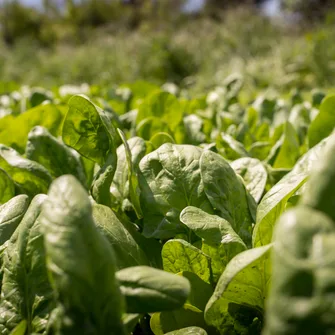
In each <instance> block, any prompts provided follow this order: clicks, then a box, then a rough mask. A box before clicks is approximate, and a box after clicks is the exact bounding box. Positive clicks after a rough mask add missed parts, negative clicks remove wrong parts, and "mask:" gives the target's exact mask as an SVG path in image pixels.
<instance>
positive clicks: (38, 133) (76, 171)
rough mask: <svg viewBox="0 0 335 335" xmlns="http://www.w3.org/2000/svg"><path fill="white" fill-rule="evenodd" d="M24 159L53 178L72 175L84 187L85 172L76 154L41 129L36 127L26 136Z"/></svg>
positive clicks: (45, 130)
mask: <svg viewBox="0 0 335 335" xmlns="http://www.w3.org/2000/svg"><path fill="white" fill-rule="evenodd" d="M26 157H27V158H28V159H31V160H32V161H35V162H38V163H39V164H41V165H43V166H44V167H45V168H46V169H48V171H49V172H50V174H51V175H52V177H53V178H57V177H60V176H62V175H64V174H72V175H74V176H75V177H76V178H77V179H78V180H79V181H80V182H81V183H82V184H83V185H84V186H85V185H86V176H85V171H84V168H83V166H82V163H81V161H80V158H79V156H78V154H77V153H76V152H75V151H74V150H71V149H70V148H68V147H67V146H66V145H64V144H63V143H61V142H60V141H58V140H57V139H56V138H55V137H53V136H52V135H51V134H50V133H49V132H48V130H47V129H45V128H43V127H40V126H36V127H34V128H33V129H32V130H31V131H30V133H29V134H28V142H27V147H26Z"/></svg>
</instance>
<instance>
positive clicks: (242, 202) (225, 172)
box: [185, 151, 253, 245]
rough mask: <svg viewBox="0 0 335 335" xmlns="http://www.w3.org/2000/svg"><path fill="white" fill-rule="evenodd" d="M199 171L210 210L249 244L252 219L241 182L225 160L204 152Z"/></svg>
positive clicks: (212, 153)
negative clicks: (211, 208)
mask: <svg viewBox="0 0 335 335" xmlns="http://www.w3.org/2000/svg"><path fill="white" fill-rule="evenodd" d="M200 171H201V177H202V180H203V184H204V191H205V193H206V195H207V197H208V199H209V201H210V202H211V204H212V206H213V208H214V209H215V210H217V211H218V213H219V215H220V216H221V217H222V218H224V219H225V220H227V221H228V222H229V223H230V224H231V226H232V228H233V229H234V231H235V232H236V233H237V234H238V235H239V236H240V237H241V238H242V240H243V241H244V242H245V243H246V244H247V245H249V244H250V242H251V225H252V221H253V220H252V217H251V215H250V212H249V205H248V201H247V194H246V190H245V188H244V185H243V182H242V181H241V180H240V178H238V177H237V176H236V174H235V172H234V170H233V169H232V168H231V166H230V165H229V163H228V162H227V161H226V160H225V159H224V158H222V157H221V156H219V155H218V154H216V153H214V152H211V151H204V153H203V154H202V156H201V159H200ZM189 205H193V204H189ZM185 207H186V206H185ZM195 207H199V206H195ZM204 210H205V209H204ZM205 211H206V210H205Z"/></svg>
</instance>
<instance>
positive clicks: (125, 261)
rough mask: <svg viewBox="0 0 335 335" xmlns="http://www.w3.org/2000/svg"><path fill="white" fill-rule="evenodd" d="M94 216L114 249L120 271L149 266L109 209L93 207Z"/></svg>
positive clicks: (98, 206)
mask: <svg viewBox="0 0 335 335" xmlns="http://www.w3.org/2000/svg"><path fill="white" fill-rule="evenodd" d="M92 215H93V219H94V222H95V223H96V225H97V227H98V229H99V230H100V232H101V233H102V234H103V235H104V236H105V237H106V238H107V240H108V241H109V243H110V244H111V245H112V247H113V250H114V252H115V258H116V263H117V268H118V269H123V268H126V267H129V266H136V265H148V264H149V262H148V259H147V257H146V255H145V253H144V252H143V251H142V249H141V248H140V246H139V245H138V244H137V242H136V241H135V240H134V238H133V237H132V235H131V234H130V233H129V232H128V230H127V229H126V228H125V227H124V226H123V225H122V223H121V222H120V221H119V219H118V218H117V217H116V215H115V214H114V212H113V211H112V210H111V209H110V208H109V207H106V206H103V205H93V214H92Z"/></svg>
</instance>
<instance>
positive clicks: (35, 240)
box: [0, 195, 52, 334]
mask: <svg viewBox="0 0 335 335" xmlns="http://www.w3.org/2000/svg"><path fill="white" fill-rule="evenodd" d="M46 198H47V197H46V195H38V196H36V197H35V198H34V199H33V200H32V203H31V205H30V206H29V208H28V210H27V212H26V214H25V215H24V217H23V219H22V221H21V223H20V225H19V227H18V228H17V229H16V231H15V233H14V234H13V235H12V237H11V239H10V240H9V243H8V245H7V249H6V250H5V254H4V259H3V263H4V264H3V266H4V269H5V271H4V275H3V283H2V291H1V303H0V331H1V333H2V334H10V333H11V331H12V330H14V328H15V327H16V326H18V325H19V323H20V322H21V321H22V320H25V321H26V331H27V333H28V334H31V333H33V332H39V331H43V330H44V329H45V328H46V323H47V317H48V314H49V313H50V311H51V308H52V300H51V294H52V291H51V287H50V284H49V281H48V277H47V270H46V266H45V252H44V245H43V235H42V233H41V225H40V219H39V218H40V213H41V210H42V204H43V203H44V202H45V201H46Z"/></svg>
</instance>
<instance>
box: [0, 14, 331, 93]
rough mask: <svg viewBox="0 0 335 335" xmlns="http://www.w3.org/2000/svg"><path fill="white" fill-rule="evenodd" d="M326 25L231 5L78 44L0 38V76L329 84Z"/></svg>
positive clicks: (195, 86) (199, 87)
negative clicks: (218, 12) (232, 77)
mask: <svg viewBox="0 0 335 335" xmlns="http://www.w3.org/2000/svg"><path fill="white" fill-rule="evenodd" d="M334 41H335V31H334V29H333V27H332V24H328V25H327V24H322V25H319V26H317V27H313V29H311V30H306V29H304V30H301V29H297V28H296V27H294V26H290V27H288V26H287V25H286V26H284V25H280V24H276V23H273V22H270V21H269V20H268V19H266V18H264V17H260V16H258V15H256V14H254V13H253V12H251V11H250V10H246V9H240V10H236V11H230V12H229V13H227V14H226V15H225V18H224V20H223V21H222V22H218V21H214V20H210V19H208V18H198V19H189V20H185V21H184V22H183V24H179V25H178V26H177V28H176V29H172V27H165V28H161V29H152V27H151V26H150V25H148V26H142V27H141V28H140V29H137V30H135V31H119V32H117V31H115V29H114V30H113V29H112V30H111V31H108V28H101V29H96V30H94V31H92V32H91V33H90V34H89V37H88V38H87V40H86V41H85V42H84V43H73V41H72V40H71V39H70V40H69V41H67V40H66V38H64V39H63V41H62V42H60V43H57V44H56V45H55V46H54V47H52V48H41V47H39V46H37V45H35V44H34V42H32V41H31V40H27V39H26V40H22V41H21V42H20V43H17V44H16V45H15V46H14V47H12V48H7V47H5V46H4V45H1V48H0V75H1V81H2V82H11V81H14V82H16V83H18V84H27V85H37V86H44V87H52V86H55V85H62V84H79V83H83V82H87V83H89V84H91V85H94V84H98V85H114V84H120V83H122V82H133V81H136V80H139V79H141V80H147V81H151V82H153V83H157V84H162V83H164V82H174V83H176V84H178V85H180V86H181V87H184V88H189V89H190V90H191V91H192V92H194V93H198V92H203V91H204V90H205V91H207V90H208V89H210V88H212V87H214V86H216V85H219V84H220V83H221V82H222V81H223V80H224V78H225V77H226V76H227V75H229V74H231V73H233V72H239V73H241V74H242V75H244V77H245V78H246V85H247V87H249V88H250V90H252V89H253V87H256V86H257V87H258V88H267V87H268V86H270V85H271V86H272V87H274V88H275V89H279V90H284V91H287V90H290V89H291V88H298V89H300V88H301V89H311V88H315V87H325V88H326V87H330V86H332V85H333V86H334V85H335V43H334Z"/></svg>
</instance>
